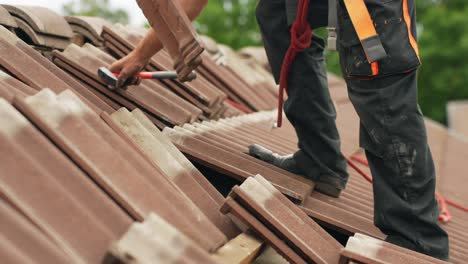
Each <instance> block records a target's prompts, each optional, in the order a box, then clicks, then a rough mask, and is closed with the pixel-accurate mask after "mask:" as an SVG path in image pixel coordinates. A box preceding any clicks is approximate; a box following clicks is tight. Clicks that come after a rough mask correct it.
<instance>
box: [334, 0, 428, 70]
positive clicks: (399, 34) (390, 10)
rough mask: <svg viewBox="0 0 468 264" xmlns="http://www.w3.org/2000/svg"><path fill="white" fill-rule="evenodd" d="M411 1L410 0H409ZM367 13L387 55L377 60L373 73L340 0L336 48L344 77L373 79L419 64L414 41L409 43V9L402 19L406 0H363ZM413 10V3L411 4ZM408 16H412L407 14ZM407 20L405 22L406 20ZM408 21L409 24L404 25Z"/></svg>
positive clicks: (409, 68) (413, 68) (410, 35)
mask: <svg viewBox="0 0 468 264" xmlns="http://www.w3.org/2000/svg"><path fill="white" fill-rule="evenodd" d="M409 1H411V3H413V2H412V0H409ZM365 3H366V5H367V6H368V9H369V13H370V16H371V18H372V21H373V22H374V26H375V30H376V31H377V34H378V36H379V38H380V41H381V43H382V46H383V47H384V49H385V51H386V53H387V57H386V58H383V59H380V60H378V61H377V64H376V65H374V67H375V66H377V67H378V71H377V72H376V71H375V70H376V69H375V68H374V69H373V65H371V64H370V63H369V62H368V59H367V57H366V54H365V52H364V49H363V47H362V45H361V42H360V40H359V38H358V35H357V33H356V30H355V29H354V27H353V24H352V22H351V19H350V17H349V15H348V13H347V11H346V8H345V6H344V4H343V1H342V0H340V4H339V5H338V24H339V29H338V32H339V34H338V43H339V44H338V49H339V51H340V55H341V56H340V57H341V67H342V71H343V74H344V76H345V77H347V78H374V77H381V76H385V75H392V74H398V73H405V72H409V71H412V70H415V69H416V68H417V67H418V66H419V65H420V61H419V57H418V54H417V44H416V49H415V47H414V44H415V40H414V41H413V43H411V39H410V38H412V35H414V34H410V33H411V32H412V31H415V30H414V28H413V30H408V29H411V26H412V27H414V26H415V25H414V22H413V23H412V24H411V18H410V15H409V14H411V13H410V11H411V10H412V9H411V8H410V9H408V7H406V8H407V9H406V10H407V11H408V12H406V15H407V16H406V19H405V12H404V11H405V10H404V4H405V3H406V4H407V2H406V0H391V1H381V0H366V1H365ZM412 7H413V9H414V5H413V6H412ZM411 17H412V16H411ZM408 19H409V21H408ZM408 23H410V25H411V26H408Z"/></svg>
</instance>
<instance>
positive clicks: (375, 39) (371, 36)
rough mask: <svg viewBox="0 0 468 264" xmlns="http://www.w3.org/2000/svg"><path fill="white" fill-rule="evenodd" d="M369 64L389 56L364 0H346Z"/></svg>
mask: <svg viewBox="0 0 468 264" xmlns="http://www.w3.org/2000/svg"><path fill="white" fill-rule="evenodd" d="M344 3H345V6H346V10H348V14H349V17H350V18H351V22H352V23H353V26H354V30H356V33H357V35H358V37H359V40H360V41H361V45H362V47H363V49H364V53H365V54H366V57H367V61H368V62H369V64H372V63H373V62H376V61H378V60H380V59H384V58H386V57H387V53H386V52H385V49H384V47H383V46H382V43H381V42H380V38H379V35H378V34H377V31H376V30H375V27H374V23H373V22H372V18H371V17H370V15H369V11H368V10H367V7H366V4H365V3H364V0H344Z"/></svg>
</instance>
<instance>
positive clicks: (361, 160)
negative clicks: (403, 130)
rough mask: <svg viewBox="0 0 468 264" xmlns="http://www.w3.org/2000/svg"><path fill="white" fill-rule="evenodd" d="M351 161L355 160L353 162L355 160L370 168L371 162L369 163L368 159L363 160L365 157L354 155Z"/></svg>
mask: <svg viewBox="0 0 468 264" xmlns="http://www.w3.org/2000/svg"><path fill="white" fill-rule="evenodd" d="M351 159H353V160H355V161H357V162H359V163H361V164H362V165H364V166H367V167H369V162H368V161H367V159H365V158H363V157H360V156H358V155H352V156H351Z"/></svg>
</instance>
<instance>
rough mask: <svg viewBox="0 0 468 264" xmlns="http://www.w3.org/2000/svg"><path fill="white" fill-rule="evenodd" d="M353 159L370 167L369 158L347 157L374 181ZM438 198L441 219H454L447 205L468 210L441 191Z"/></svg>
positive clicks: (447, 220)
mask: <svg viewBox="0 0 468 264" xmlns="http://www.w3.org/2000/svg"><path fill="white" fill-rule="evenodd" d="M351 159H353V160H355V161H356V162H359V163H360V164H362V165H365V166H367V167H369V162H368V161H367V159H365V158H362V157H360V156H357V155H352V156H351V158H346V161H347V162H348V164H349V166H351V167H352V168H353V169H354V170H355V171H356V172H357V173H359V174H360V175H361V176H362V177H363V178H364V179H366V180H367V181H368V182H370V183H372V177H371V176H370V175H369V174H368V173H366V172H365V171H363V170H362V169H361V168H359V166H357V165H356V164H355V163H354V162H353V161H352V160H351ZM435 196H436V199H437V200H438V201H439V207H440V213H439V221H441V222H444V223H447V222H449V221H450V220H451V219H452V214H451V213H450V211H449V210H448V208H447V205H451V206H453V207H455V208H457V209H460V210H462V211H464V212H468V207H465V206H462V205H461V204H458V203H456V202H454V201H451V200H449V199H447V198H445V197H443V196H442V195H441V194H439V193H437V192H436V193H435Z"/></svg>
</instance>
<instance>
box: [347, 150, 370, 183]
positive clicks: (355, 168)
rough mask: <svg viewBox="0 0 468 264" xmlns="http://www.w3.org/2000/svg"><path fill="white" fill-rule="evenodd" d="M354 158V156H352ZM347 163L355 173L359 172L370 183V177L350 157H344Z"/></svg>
mask: <svg viewBox="0 0 468 264" xmlns="http://www.w3.org/2000/svg"><path fill="white" fill-rule="evenodd" d="M352 158H354V156H353V157H352ZM346 161H347V162H348V165H349V166H351V167H352V168H353V169H354V170H355V171H356V172H357V173H359V174H360V175H361V176H362V177H364V179H366V180H367V181H368V182H369V183H372V177H371V176H370V175H369V174H367V173H366V172H365V171H363V170H361V168H359V167H358V165H356V163H354V162H353V161H352V160H351V159H350V158H346Z"/></svg>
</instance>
